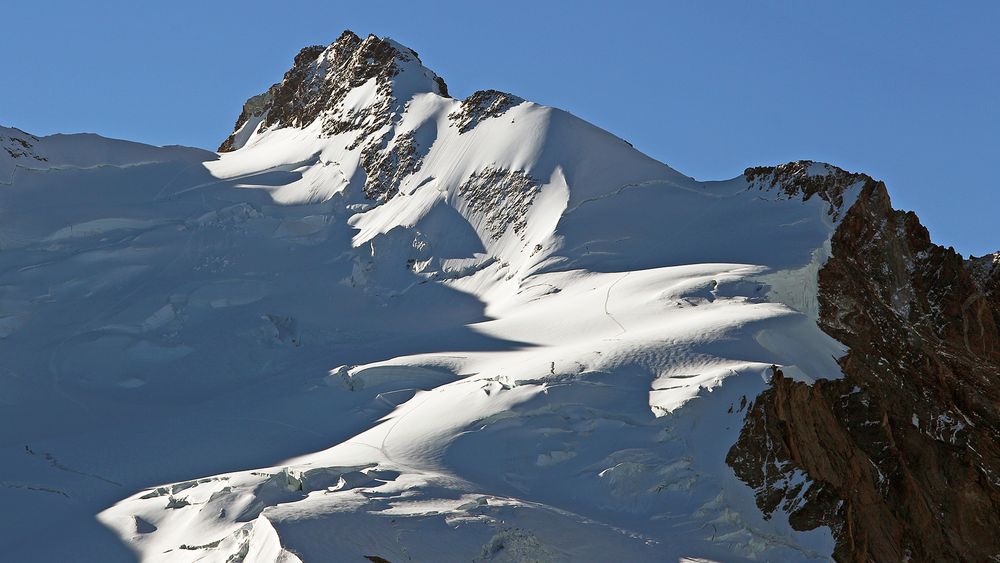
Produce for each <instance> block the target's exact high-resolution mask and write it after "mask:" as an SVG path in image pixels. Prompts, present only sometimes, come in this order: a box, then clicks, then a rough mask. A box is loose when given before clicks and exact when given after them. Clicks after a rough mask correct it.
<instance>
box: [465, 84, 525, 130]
mask: <svg viewBox="0 0 1000 563" xmlns="http://www.w3.org/2000/svg"><path fill="white" fill-rule="evenodd" d="M522 103H524V100H523V99H522V98H518V97H517V96H514V95H513V94H508V93H506V92H501V91H499V90H479V91H478V92H474V93H473V94H472V95H471V96H469V97H468V98H466V99H464V100H462V107H461V108H459V110H458V111H456V112H453V113H452V114H451V115H449V116H448V119H449V120H450V121H452V122H453V123H455V124H456V125H457V126H458V131H459V134H461V133H466V132H468V131H471V130H472V129H474V128H475V127H476V125H479V123H480V122H481V121H483V120H485V119H489V118H491V117H500V116H501V115H503V114H505V113H507V110H509V109H510V108H512V107H515V106H518V105H521V104H522Z"/></svg>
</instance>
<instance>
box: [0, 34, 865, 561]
mask: <svg viewBox="0 0 1000 563" xmlns="http://www.w3.org/2000/svg"><path fill="white" fill-rule="evenodd" d="M243 113H244V115H242V116H241V118H240V121H239V122H238V123H237V127H236V130H235V131H234V134H233V136H232V137H230V139H228V140H227V142H226V144H224V145H223V148H224V149H227V150H226V151H225V152H223V153H222V154H220V155H218V157H216V155H215V154H212V155H211V158H208V157H206V156H204V155H202V156H200V157H199V158H198V159H197V161H196V162H195V163H194V165H192V162H191V161H190V160H189V159H188V156H189V154H188V153H183V154H182V153H177V154H176V155H172V156H169V158H166V159H165V160H164V161H162V162H161V161H154V160H146V157H143V158H135V157H133V156H127V157H126V156H122V155H124V154H126V153H127V151H125V152H118V151H117V149H114V150H112V151H111V152H112V153H113V154H112V155H111V156H109V157H107V158H106V159H105V160H108V161H113V162H118V163H123V162H126V161H129V159H133V160H134V161H136V162H147V163H150V162H152V164H144V165H141V166H132V167H97V168H86V167H83V168H82V169H80V168H78V169H72V170H70V169H53V170H49V171H47V172H46V173H45V174H31V175H24V176H21V175H16V176H15V177H14V181H13V183H12V184H11V185H10V186H5V187H4V189H3V190H0V225H3V227H2V228H0V229H2V230H0V244H5V245H6V246H5V247H6V248H9V249H10V250H9V251H6V252H4V253H3V254H0V260H3V266H4V267H3V268H2V269H0V271H2V272H4V273H3V274H0V287H3V288H5V290H6V291H5V293H4V295H3V297H2V298H0V299H2V301H0V302H2V304H3V306H4V308H3V310H2V312H0V328H2V331H0V336H2V338H0V347H2V348H0V352H2V353H3V354H4V357H12V358H15V359H14V360H12V361H11V362H10V363H9V367H6V368H5V369H7V370H9V371H5V372H0V381H2V382H5V383H6V387H3V388H2V389H4V392H5V394H4V395H0V400H2V401H3V404H4V405H7V406H8V407H9V409H8V411H7V413H8V414H7V416H9V417H10V420H11V421H17V425H18V427H19V428H26V427H27V428H29V429H28V430H24V431H22V432H19V433H18V434H17V435H16V436H15V435H14V434H13V433H12V434H11V435H9V436H8V438H9V439H8V440H7V441H6V442H5V443H6V444H8V445H7V446H6V449H5V450H4V451H3V455H4V458H5V460H8V461H10V463H8V465H7V467H10V473H9V475H10V477H5V478H4V479H5V480H4V484H5V487H6V488H5V489H0V495H2V494H4V493H6V494H8V495H10V496H8V497H3V498H5V499H7V500H8V505H10V504H11V503H21V505H19V506H35V504H34V503H47V504H46V505H45V506H47V507H48V509H49V510H52V511H55V512H57V513H59V514H66V515H69V516H66V522H67V523H66V524H64V525H65V526H66V530H67V531H66V533H67V534H76V535H75V536H73V537H79V538H80V539H81V540H80V541H81V542H82V543H81V544H80V545H85V546H87V548H88V549H89V550H90V551H89V553H94V554H99V555H95V556H94V557H95V558H97V559H101V560H113V559H114V558H115V557H118V556H121V553H120V552H116V551H115V547H114V546H115V545H116V544H113V543H112V544H109V543H107V542H106V540H107V538H104V541H102V540H101V539H100V538H101V536H100V535H99V534H97V533H95V532H94V531H93V530H92V529H90V530H88V529H87V527H86V524H85V523H81V522H92V520H90V519H91V518H92V516H93V514H94V513H96V512H97V511H98V510H102V509H104V508H105V507H110V508H107V509H106V510H103V511H102V512H101V514H100V520H101V522H103V523H104V524H105V525H107V526H108V527H110V528H111V529H112V530H113V531H114V532H115V534H116V535H117V537H119V538H120V539H121V540H122V541H123V542H124V543H125V544H126V545H128V547H129V549H131V550H132V551H133V552H134V553H136V554H138V555H139V556H140V557H141V558H143V559H145V560H151V561H153V560H157V561H159V560H176V561H191V560H204V561H211V560H218V561H239V560H242V561H294V560H296V559H300V560H302V561H313V560H330V559H335V560H351V559H352V558H353V559H359V558H361V557H364V556H369V557H381V558H384V559H387V560H389V561H398V560H407V559H414V560H469V559H477V558H478V559H480V560H523V559H526V558H535V559H541V560H553V561H558V560H575V561H580V560H595V561H600V560H609V559H613V558H617V559H622V558H624V559H631V560H650V559H657V560H662V559H670V558H673V559H675V560H676V559H679V558H682V557H689V558H708V559H718V560H727V561H729V560H740V559H750V558H763V559H781V560H802V559H820V560H822V559H824V558H825V557H826V556H828V555H829V553H830V552H831V551H832V545H833V544H832V539H831V537H830V534H829V533H828V532H827V531H825V530H820V531H814V532H809V533H799V532H794V531H793V530H792V529H791V528H790V527H789V525H788V523H787V521H785V520H783V518H782V517H781V515H780V514H779V515H777V516H776V517H775V518H772V519H770V520H765V519H764V518H763V517H762V516H761V514H760V513H759V511H758V510H757V508H756V506H755V503H754V496H753V491H752V490H750V489H749V488H747V487H746V486H744V485H743V484H742V483H740V482H739V481H738V480H736V479H735V477H734V476H733V474H732V471H731V470H730V469H729V468H728V467H727V466H726V464H725V454H726V451H727V450H728V448H729V446H730V445H732V444H733V443H734V442H735V441H736V437H737V435H738V432H739V428H740V426H741V423H742V418H743V415H744V414H745V406H746V402H747V401H750V400H752V399H753V397H755V396H756V395H757V394H758V393H759V392H760V391H761V390H762V389H764V388H765V387H766V385H767V377H768V376H769V373H770V366H771V365H775V364H776V365H779V366H782V369H783V370H784V373H785V374H787V375H788V376H789V377H793V378H796V379H799V380H804V381H811V380H814V379H818V378H836V377H839V375H840V371H839V366H838V365H837V363H836V361H835V358H836V357H839V356H840V355H842V354H843V353H844V348H843V347H842V346H841V345H840V344H838V343H837V342H836V341H834V340H833V339H831V338H830V337H828V336H826V335H825V334H824V333H822V332H821V331H820V330H819V329H818V328H817V326H816V324H815V322H814V319H812V318H810V316H809V313H810V312H811V311H810V309H809V307H810V306H811V305H810V303H812V302H813V301H814V300H815V295H814V293H815V272H816V270H817V269H818V267H819V266H820V265H821V264H822V261H823V259H824V257H825V256H826V255H825V254H824V252H828V250H824V249H828V248H829V246H828V244H829V240H830V236H831V234H832V232H833V230H834V229H835V228H836V225H837V222H838V221H839V219H840V217H841V215H842V214H841V213H839V212H838V210H841V209H844V208H846V207H845V206H847V207H849V206H850V204H851V202H852V201H853V200H852V198H853V197H854V196H855V195H856V191H857V189H858V186H857V185H856V184H857V181H858V178H855V177H853V176H851V175H849V174H847V173H844V172H843V171H840V170H838V169H836V168H833V167H829V166H826V165H820V164H815V163H792V164H790V165H787V166H785V167H776V168H771V169H766V170H765V169H755V170H753V171H748V173H747V174H746V175H744V176H740V177H737V178H734V179H732V180H728V181H723V182H707V183H703V182H697V181H695V180H693V179H691V178H688V177H686V176H684V175H683V174H681V173H679V172H677V171H675V170H673V169H671V168H670V167H668V166H666V165H664V164H662V163H659V162H657V161H655V160H653V159H651V158H649V157H648V156H646V155H644V154H642V153H640V152H638V151H636V150H635V149H634V148H633V147H631V146H630V145H629V144H628V143H626V142H625V141H623V140H622V139H620V138H618V137H616V136H614V135H612V134H610V133H608V132H606V131H603V130H601V129H599V128H597V127H595V126H593V125H591V124H589V123H586V122H584V121H582V120H580V119H578V118H576V117H575V116H573V115H570V114H568V113H566V112H564V111H561V110H558V109H554V108H549V107H544V106H540V105H538V104H534V103H531V102H528V101H525V100H522V99H520V98H517V97H516V96H513V95H510V94H505V93H501V92H496V91H483V92H478V93H476V94H474V95H472V96H470V97H469V99H467V100H465V101H460V100H455V99H452V98H450V97H448V95H447V90H446V88H445V87H444V82H443V80H440V79H439V78H438V77H437V76H436V75H434V74H433V72H431V71H429V70H427V69H426V68H425V67H424V66H423V64H422V63H421V62H420V60H419V59H418V58H417V56H416V54H415V53H414V52H413V51H411V50H409V49H408V48H406V47H403V46H401V45H399V44H398V43H395V42H393V41H391V40H388V39H381V38H377V37H374V36H369V37H368V38H367V39H364V40H361V39H360V38H359V37H358V36H356V35H354V34H353V33H349V32H347V33H345V34H343V35H342V36H341V37H340V38H339V39H338V40H337V41H336V42H335V43H333V44H332V45H330V46H329V47H315V48H307V49H305V50H303V51H302V52H301V53H300V54H299V56H298V57H296V60H295V63H294V65H293V68H292V69H291V70H289V72H288V73H286V75H285V77H284V79H283V80H282V82H280V83H278V84H277V85H275V86H274V87H272V88H271V89H270V90H269V91H268V92H267V93H265V94H264V95H262V97H256V98H252V99H251V100H250V101H248V103H247V105H246V106H245V107H244V112H243ZM46 139H51V138H44V139H42V140H39V142H38V143H35V141H34V140H31V139H29V141H30V142H31V143H33V146H41V145H43V144H44V143H43V141H45V140H46ZM109 143H110V144H109ZM114 143H115V142H112V141H106V140H95V139H89V138H77V139H76V141H75V144H74V145H73V146H71V147H69V148H70V149H71V150H69V153H71V154H86V152H87V151H88V150H91V149H92V147H96V146H112V145H113V144H114ZM122 146H124V145H122ZM114 147H118V145H114ZM129 150H131V149H129ZM151 150H152V148H151ZM170 150H173V149H157V150H154V151H153V153H155V154H157V155H161V154H167V153H168V152H169V151H170ZM177 150H181V149H177ZM123 151H124V149H123ZM162 151H167V152H162ZM38 154H42V153H38ZM45 154H49V155H51V154H54V153H51V152H50V153H45ZM0 156H2V155H0ZM19 158H31V157H24V156H22V157H19ZM115 159H118V160H115ZM813 194H818V197H810V196H811V195H813ZM95 196H99V199H100V204H99V205H98V204H95V203H93V200H94V198H95ZM43 202H45V203H47V205H46V206H45V209H46V210H47V213H45V214H39V213H34V214H30V217H29V214H27V213H26V211H28V210H36V209H38V208H39V207H40V206H41V205H42V203H43ZM831 206H833V212H831ZM11 241H16V243H17V244H12V243H11ZM810 284H812V285H810ZM810 292H812V293H810ZM25 374H41V375H40V376H38V377H26V376H25ZM55 413H59V414H58V416H57V415H56V414H55ZM9 426H10V425H8V427H9ZM35 428H37V429H35ZM70 429H72V433H71V432H70ZM22 441H27V442H28V445H29V446H30V447H31V450H32V451H44V452H48V453H52V452H54V453H52V455H53V456H54V458H57V459H59V460H60V461H59V463H58V465H55V464H47V463H46V462H45V461H44V460H45V459H47V458H44V457H39V456H26V455H25V454H24V453H23V448H22V446H23V445H24V444H21V443H20V442H22ZM107 443H113V444H118V447H116V448H114V449H112V450H111V451H108V448H106V447H104V444H107ZM310 452H313V453H310ZM293 456H296V457H293ZM60 467H62V468H67V467H68V468H72V469H73V472H69V471H65V470H64V469H60ZM248 467H263V468H264V469H256V470H251V471H246V470H245V469H246V468H248ZM86 475H90V476H91V477H87V476H86ZM93 475H99V476H100V477H101V479H103V480H98V479H96V478H94V477H93ZM112 483H114V484H112ZM165 483H167V484H165ZM170 483H172V484H170ZM8 485H9V486H8ZM15 485H17V486H15ZM21 485H24V487H29V488H27V489H25V488H24V487H21ZM30 487H35V488H30ZM38 487H44V488H45V489H46V490H49V489H51V490H57V491H61V492H62V493H64V494H65V495H68V496H67V497H61V496H60V495H58V494H56V493H49V494H50V495H51V496H48V497H44V500H39V499H38V498H37V497H31V496H30V494H35V495H40V494H41V493H38V492H37V491H38V490H40V489H38ZM26 490H28V491H35V493H26V492H25V491H26ZM56 497H59V498H56ZM61 498H73V499H77V500H75V501H74V502H73V503H69V504H60V503H62V502H63V501H62V500H61ZM60 511H61V512H60ZM3 524H4V525H5V526H8V525H9V526H8V528H7V529H12V530H15V531H16V533H15V535H16V536H17V537H19V538H27V539H25V540H23V541H17V542H14V543H12V545H11V546H10V550H11V551H10V552H11V553H14V554H22V553H24V554H30V553H42V551H36V550H38V549H42V548H40V547H39V546H38V541H39V540H38V538H39V537H41V534H44V533H49V528H48V526H47V525H44V524H46V522H45V521H44V520H39V519H35V520H32V519H25V520H22V521H17V522H3ZM330 530H336V531H337V532H336V533H330ZM45 549H49V550H50V551H48V552H44V553H48V554H49V555H52V554H54V553H58V550H59V549H60V547H59V546H48V547H46V548H45ZM54 557H55V555H53V556H52V557H49V558H50V559H51V558H54Z"/></svg>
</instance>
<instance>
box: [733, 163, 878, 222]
mask: <svg viewBox="0 0 1000 563" xmlns="http://www.w3.org/2000/svg"><path fill="white" fill-rule="evenodd" d="M743 177H744V178H745V179H746V181H747V183H749V184H750V189H757V190H766V191H777V192H779V193H781V194H783V195H784V196H785V197H788V198H793V197H798V198H801V199H802V200H803V201H807V200H809V199H810V198H811V197H813V196H816V197H819V198H820V199H822V200H823V201H825V202H827V203H828V204H830V215H832V216H833V217H834V218H839V215H840V213H841V211H842V210H843V208H844V193H845V192H846V191H847V189H848V188H850V187H852V186H853V185H855V184H856V183H857V182H861V181H864V180H865V179H866V178H867V176H865V175H864V174H853V173H851V172H847V171H846V170H842V169H840V168H837V167H836V166H831V165H829V164H825V163H822V162H813V161H811V160H798V161H795V162H789V163H788V164H782V165H780V166H756V167H752V168H747V169H746V170H745V171H744V172H743Z"/></svg>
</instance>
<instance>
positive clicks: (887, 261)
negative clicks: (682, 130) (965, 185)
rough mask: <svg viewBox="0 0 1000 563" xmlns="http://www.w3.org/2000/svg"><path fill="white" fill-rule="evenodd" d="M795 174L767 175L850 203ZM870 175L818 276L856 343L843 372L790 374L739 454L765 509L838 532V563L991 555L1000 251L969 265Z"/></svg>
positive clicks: (997, 490)
mask: <svg viewBox="0 0 1000 563" xmlns="http://www.w3.org/2000/svg"><path fill="white" fill-rule="evenodd" d="M789 166H793V165H786V167H778V169H775V170H774V171H770V172H769V171H767V170H766V169H755V173H754V175H755V176H757V177H763V178H775V179H776V180H774V184H775V185H781V186H782V187H783V189H785V190H786V192H789V193H800V192H801V193H804V194H805V195H806V197H808V196H809V195H811V194H810V192H811V193H815V194H819V195H820V197H823V198H824V199H826V200H827V201H831V202H833V201H836V200H837V198H838V195H839V194H838V193H836V190H834V191H833V192H831V191H830V190H829V189H828V188H829V185H828V183H827V180H811V179H810V180H806V181H805V182H803V181H802V177H803V176H802V174H801V170H802V167H801V166H795V167H794V169H797V170H799V171H800V172H799V173H792V174H784V173H782V172H781V169H782V168H787V167H789ZM748 176H749V175H748ZM827 177H828V176H823V177H822V178H827ZM810 178H813V177H812V176H811V177H810ZM768 181H769V182H770V181H771V180H768ZM788 181H791V182H792V183H793V186H791V187H786V186H784V182H788ZM864 182H865V184H864V188H863V189H862V191H861V194H860V196H859V197H858V200H857V202H856V203H854V205H853V206H851V208H850V209H849V210H848V211H847V213H846V215H845V216H844V218H843V221H842V222H841V224H840V226H839V227H838V228H837V230H836V232H835V234H834V237H833V256H832V258H830V260H829V261H828V262H827V264H826V265H825V266H824V267H823V269H822V270H821V271H820V274H819V286H820V294H819V300H820V320H819V323H820V326H821V328H822V329H823V330H824V331H825V332H827V333H828V334H830V335H831V336H833V337H835V338H837V339H838V340H839V341H841V342H842V343H844V344H846V345H847V346H848V347H849V348H850V352H849V353H848V354H847V355H846V356H844V357H843V358H842V359H841V360H840V365H841V367H842V369H843V373H844V378H843V379H839V380H833V381H822V380H821V381H818V382H817V383H816V384H815V385H812V386H810V385H807V384H805V383H800V382H795V381H792V380H790V379H788V378H785V377H783V376H782V374H781V371H780V369H777V368H775V370H774V376H773V377H772V385H771V388H770V389H768V390H767V391H765V392H764V393H762V394H761V395H760V396H759V397H758V398H757V399H756V400H755V402H754V403H753V405H752V406H751V408H750V409H749V413H748V415H747V417H746V420H745V426H744V428H743V430H742V432H741V435H740V438H739V441H738V442H737V444H735V445H734V446H733V448H732V449H731V450H730V452H729V456H728V458H727V461H728V462H729V464H730V465H731V466H732V467H733V469H734V470H735V471H736V474H737V475H738V476H739V477H740V478H741V479H742V480H744V481H745V482H747V483H748V484H749V485H751V486H752V487H754V488H755V490H756V492H757V493H756V494H757V503H758V506H759V507H760V508H761V510H762V511H764V513H765V514H766V515H770V514H772V513H773V512H774V511H775V510H778V509H781V510H783V511H785V512H787V513H788V514H789V520H790V523H791V525H792V526H793V527H794V528H796V529H799V530H807V529H813V528H816V527H818V526H824V525H826V526H830V527H831V528H832V530H833V533H834V537H835V538H836V540H837V547H836V551H835V553H834V557H835V558H836V559H837V560H839V561H902V560H914V561H959V560H961V561H986V560H992V559H994V558H997V557H1000V535H998V534H996V533H995V530H996V529H997V527H998V526H1000V413H998V408H997V406H998V405H1000V301H998V299H997V296H998V293H1000V292H998V291H997V287H998V285H1000V284H997V283H996V282H997V279H998V275H997V268H996V266H995V263H996V262H995V258H988V257H986V258H984V259H978V260H972V261H970V262H968V263H967V262H965V261H963V260H962V258H961V257H960V256H959V255H958V254H956V253H955V252H954V251H953V250H952V249H945V248H942V247H940V246H937V245H934V244H933V243H931V241H930V238H929V236H928V233H927V230H926V229H925V228H924V227H923V226H922V225H921V224H920V222H919V221H918V219H917V217H916V215H914V214H913V213H904V212H900V211H896V210H894V209H892V207H891V205H890V202H889V197H888V194H887V192H886V190H885V186H884V184H882V183H881V182H876V181H874V180H871V179H870V178H867V177H864ZM827 198H829V199H827ZM991 260H992V261H993V262H992V263H990V262H991ZM984 271H985V272H986V273H983V272H984ZM833 375H834V374H831V376H833ZM803 477H804V478H805V479H803ZM803 480H804V481H805V482H804V483H803Z"/></svg>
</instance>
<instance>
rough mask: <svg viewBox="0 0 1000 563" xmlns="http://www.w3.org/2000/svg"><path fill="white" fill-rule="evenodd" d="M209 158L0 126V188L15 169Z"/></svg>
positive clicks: (190, 150)
mask: <svg viewBox="0 0 1000 563" xmlns="http://www.w3.org/2000/svg"><path fill="white" fill-rule="evenodd" d="M211 158H215V155H214V154H212V153H210V152H208V151H204V150H201V149H194V148H189V147H179V146H173V147H154V146H151V145H145V144H142V143H134V142H131V141H121V140H118V139H108V138H105V137H101V136H99V135H94V134H92V133H76V134H72V135H63V134H58V135H50V136H47V137H36V136H34V135H32V134H30V133H25V132H24V131H21V130H20V129H17V128H13V127H3V126H0V184H10V183H11V182H12V181H13V175H14V173H15V172H16V171H17V170H18V169H22V170H51V169H67V168H93V167H96V166H136V165H140V164H150V163H156V162H173V161H179V160H190V161H191V162H192V163H200V162H202V161H205V160H208V159H211Z"/></svg>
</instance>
